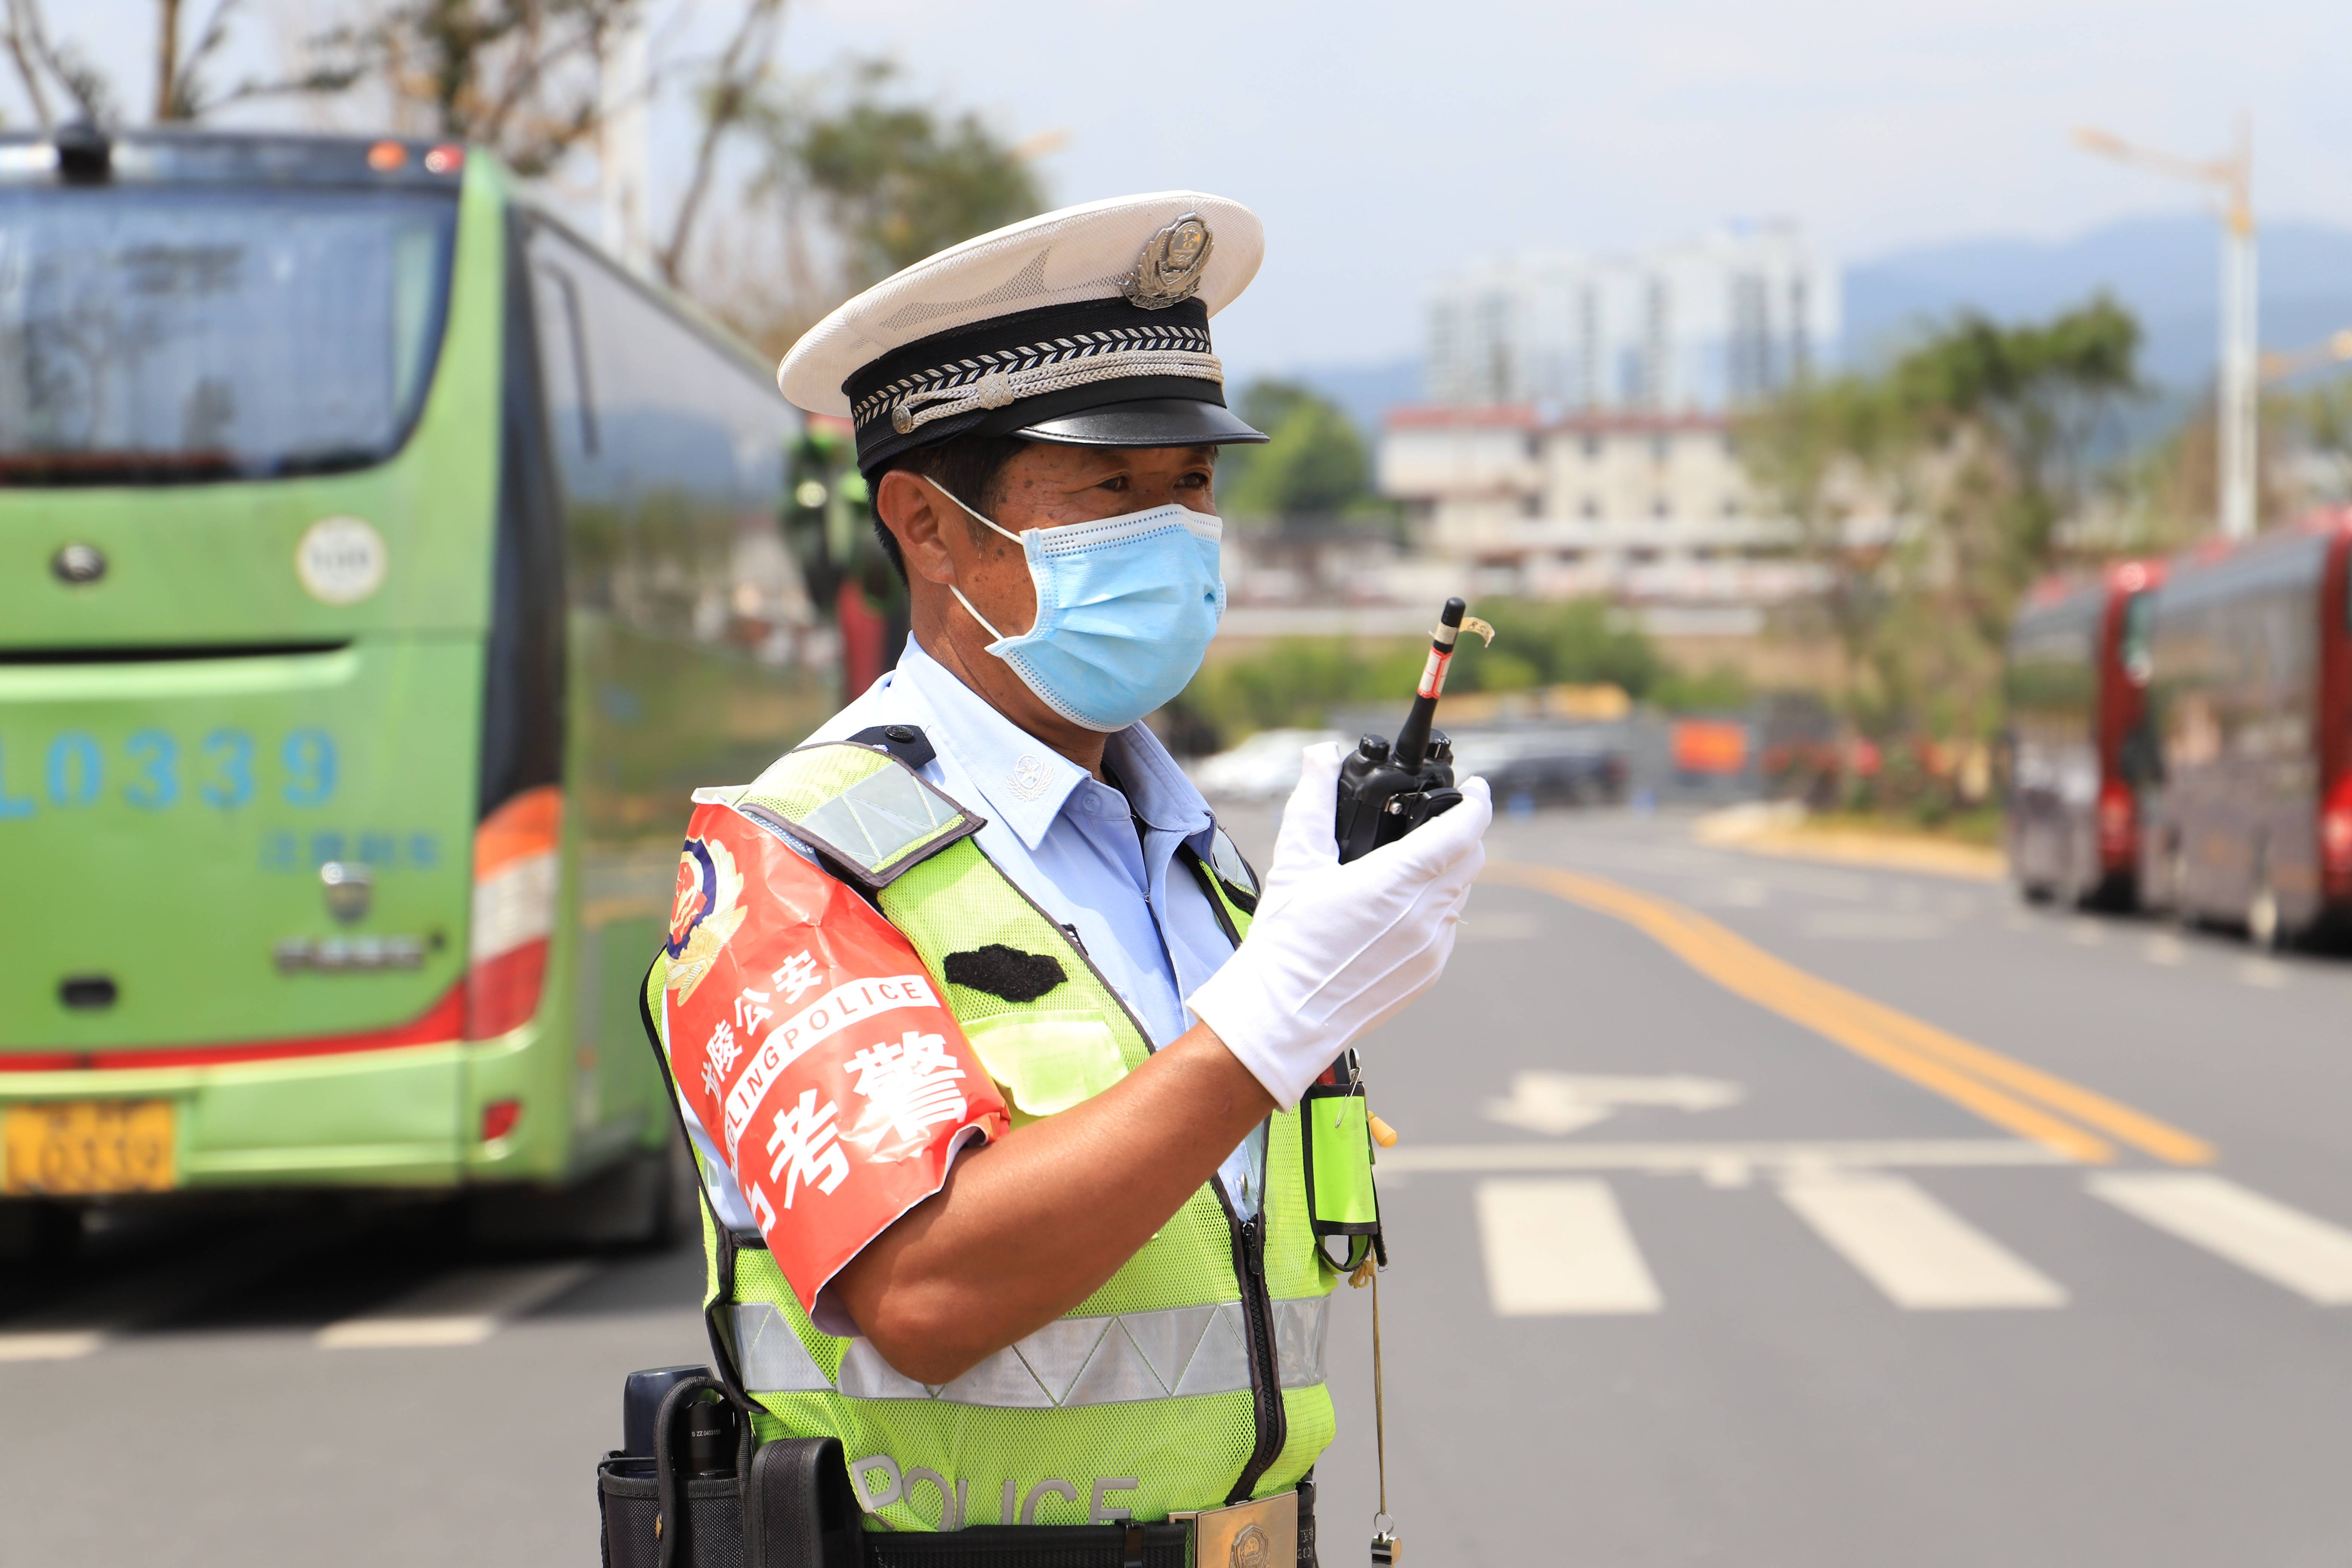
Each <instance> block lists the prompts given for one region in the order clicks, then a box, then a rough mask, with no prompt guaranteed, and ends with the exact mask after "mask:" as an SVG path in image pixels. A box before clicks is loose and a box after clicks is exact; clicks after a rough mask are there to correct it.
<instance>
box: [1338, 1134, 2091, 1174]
mask: <svg viewBox="0 0 2352 1568" xmlns="http://www.w3.org/2000/svg"><path fill="white" fill-rule="evenodd" d="M2074 1163H2075V1162H2074V1160H2072V1159H2071V1158H2069V1157H2068V1156H2066V1155H2064V1154H2062V1153H2060V1152H2057V1151H2055V1150H2053V1149H2049V1148H2046V1147H2044V1146H2043V1145H2042V1144H2040V1143H2034V1142H2028V1141H2027V1140H2025V1139H2022V1138H2015V1139H2011V1138H1948V1139H1933V1138H1921V1139H1913V1140H1910V1141H1908V1142H1851V1143H1840V1142H1816V1143H1423V1144H1414V1143H1408V1144H1405V1145H1403V1146H1402V1147H1401V1148H1396V1149H1383V1150H1381V1152H1380V1168H1381V1173H1382V1175H1383V1176H1385V1175H1387V1174H1388V1173H1391V1172H1407V1171H1412V1172H1424V1173H1432V1174H1443V1173H1454V1174H1472V1173H1482V1172H1495V1173H1503V1172H1508V1171H1648V1172H1661V1173H1674V1172H1689V1173H1697V1174H1702V1175H1712V1174H1719V1173H1724V1172H1727V1171H1729V1170H1731V1169H1734V1168H1743V1169H1757V1168H1761V1169H1764V1170H1768V1171H1822V1170H1828V1171H1835V1170H1880V1169H1885V1168H1886V1167H1889V1166H1937V1167H1946V1166H1977V1165H2071V1164H2074Z"/></svg>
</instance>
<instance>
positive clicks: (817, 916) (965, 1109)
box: [662, 804, 1007, 1310]
mask: <svg viewBox="0 0 2352 1568" xmlns="http://www.w3.org/2000/svg"><path fill="white" fill-rule="evenodd" d="M667 952H668V953H669V978H668V983H667V986H666V988H665V989H664V991H663V993H662V1008H663V1014H664V1016H663V1023H664V1025H665V1027H666V1037H667V1041H668V1044H669V1062H670V1071H671V1073H672V1074H673V1075H674V1076H675V1077H676V1078H677V1084H678V1088H679V1089H680V1090H681V1091H682V1092H683V1094H684V1096H685V1099H686V1103H687V1104H688V1106H689V1107H691V1108H692V1109H693V1111H694V1113H695V1115H696V1116H697V1117H698V1118H699V1119H700V1120H701V1122H702V1126H703V1130H704V1131H707V1132H709V1134H710V1139H711V1142H714V1143H716V1144H717V1145H718V1146H719V1150H720V1152H721V1153H722V1154H723V1155H724V1156H725V1159H726V1162H727V1168H728V1169H729V1170H730V1171H731V1172H733V1173H734V1175H735V1181H736V1184H737V1185H738V1186H739V1187H740V1188H741V1189H742V1193H743V1201H744V1202H745V1203H746V1204H748V1205H750V1206H751V1217H752V1218H753V1219H754V1220H755V1221H756V1222H758V1224H759V1226H760V1234H761V1236H763V1237H766V1238H767V1242H768V1248H769V1251H770V1252H771V1253H772V1255H773V1256H774V1258H775V1259H776V1266H777V1267H778V1268H781V1269H782V1270H783V1275H784V1278H785V1279H787V1280H788V1281H790V1282H791V1284H792V1288H793V1295H795V1296H796V1297H798V1298H799V1299H800V1303H801V1306H802V1307H803V1309H812V1310H813V1309H814V1305H815V1302H816V1296H817V1292H818V1291H819V1290H821V1289H824V1286H825V1283H826V1282H827V1281H828V1280H830V1279H832V1278H833V1277H834V1275H835V1274H836V1273H838V1272H839V1271H840V1269H841V1267H842V1265H844V1264H845V1263H847V1262H848V1261H849V1260H850V1259H851V1258H855V1257H856V1256H857V1254H858V1252H859V1250H860V1249H862V1248H863V1247H865V1246H866V1243H867V1242H869V1241H872V1240H873V1239H874V1238H875V1237H877V1236H879V1235H881V1234H882V1233H883V1232H884V1231H886V1230H887V1229H888V1228H889V1227H890V1226H891V1225H892V1224H893V1223H895V1222H896V1221H897V1220H898V1216H899V1215H902V1214H905V1213H906V1212H907V1211H908V1209H910V1208H912V1207H914V1206H915V1205H917V1204H919V1203H920V1202H922V1201H923V1200H924V1199H925V1198H927V1197H929V1196H930V1195H931V1194H933V1193H936V1192H938V1191H939V1190H940V1185H941V1184H943V1183H944V1182H946V1180H947V1173H948V1163H949V1161H950V1159H951V1158H952V1157H953V1155H954V1152H955V1151H956V1149H957V1147H958V1146H959V1145H960V1144H961V1142H962V1141H963V1140H964V1138H965V1137H966V1136H967V1135H969V1134H971V1133H972V1132H974V1131H977V1132H978V1133H979V1134H980V1135H981V1136H982V1137H986V1138H993V1137H996V1136H998V1135H1000V1134H1001V1133H1002V1132H1003V1131H1004V1129H1005V1127H1006V1125H1007V1122H1006V1117H1005V1109H1004V1101H1003V1099H1002V1098H1001V1097H1000V1096H999V1095H998V1093H997V1091H996V1086H995V1085H994V1084H993V1083H992V1082H991V1081H990V1080H989V1077H988V1073H987V1070H986V1069H985V1068H982V1066H981V1064H980V1059H979V1058H978V1057H976V1056H975V1055H973V1053H972V1049H971V1046H970V1045H969V1044H967V1043H966V1042H965V1040H964V1037H963V1031H962V1030H961V1029H960V1028H958V1027H957V1026H956V1021H955V1016H954V1015H953V1014H951V1013H950V1012H949V1011H948V1009H947V1005H946V1004H945V1003H944V1002H942V1001H941V1000H940V994H939V991H938V988H937V987H936V986H935V985H934V984H932V980H931V977H930V975H929V973H926V972H925V970H924V968H923V963H922V960H920V959H919V958H918V957H916V955H915V950H914V948H913V947H912V946H911V945H910V944H909V943H908V941H907V939H906V938H905V937H904V936H902V935H900V934H899V933H898V929H897V928H896V927H894V926H892V925H891V924H890V922H889V921H886V920H884V919H883V918H882V917H881V916H880V915H878V914H877V913H876V912H875V911H874V909H873V906H871V905H869V904H868V903H866V900H864V899H862V898H860V897H859V896H858V895H857V893H856V890H855V889H851V888H849V887H847V886H845V885H844V884H843V883H841V882H839V881H836V880H835V879H833V878H831V877H829V876H827V875H825V874H824V872H823V871H821V870H819V869H818V868H816V867H814V866H813V865H811V864H810V863H809V862H808V861H807V860H805V859H803V858H802V857H801V856H800V855H799V854H797V853H795V852H794V851H793V849H792V848H791V847H789V846H787V845H786V844H785V843H784V841H783V840H782V839H781V838H780V837H777V836H776V835H775V834H773V833H772V832H770V831H769V830H768V829H766V828H764V827H762V826H760V825H759V824H757V823H755V822H752V821H751V820H750V819H749V818H747V817H744V816H740V815H739V814H738V813H736V812H735V811H734V810H733V808H731V807H730V806H726V805H716V804H705V805H698V806H697V807H696V808H695V812H694V817H693V820H692V822H691V823H690V824H689V825H688V829H687V839H686V847H685V849H684V851H683V853H681V854H680V856H679V858H678V864H677V901H676V902H675V903H674V904H673V905H672V907H671V911H670V924H669V941H668V943H667Z"/></svg>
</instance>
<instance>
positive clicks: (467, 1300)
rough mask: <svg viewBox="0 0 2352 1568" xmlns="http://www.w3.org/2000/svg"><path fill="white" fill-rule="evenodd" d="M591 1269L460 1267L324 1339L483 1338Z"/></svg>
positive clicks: (384, 1344)
mask: <svg viewBox="0 0 2352 1568" xmlns="http://www.w3.org/2000/svg"><path fill="white" fill-rule="evenodd" d="M590 1272H591V1268H590V1266H589V1265H588V1264H585V1263H535V1264H520V1265H514V1266H510V1267H507V1268H461V1269H459V1270H457V1272H456V1273H454V1274H445V1275H443V1276H442V1277H441V1278H440V1279H435V1280H432V1281H430V1282H429V1283H427V1284H425V1285H422V1286H419V1287H418V1288H417V1289H415V1290H412V1291H410V1292H409V1293H408V1294H407V1295H405V1296H402V1297H400V1298H398V1299H396V1300H392V1301H387V1302H385V1303H384V1304H383V1306H381V1307H378V1308H375V1309H374V1310H371V1311H367V1312H362V1313H360V1314H358V1315H356V1316H354V1317H349V1318H345V1319H343V1320H342V1321H341V1322H336V1323H329V1324H328V1325H327V1326H326V1327H325V1328H323V1329H320V1331H319V1335H318V1340H319V1344H320V1347H321V1348H323V1349H326V1350H338V1351H341V1350H383V1349H389V1348H392V1347H395V1346H415V1345H474V1344H479V1343H481V1342H483V1341H484V1340H487V1339H488V1338H489V1337H490V1336H491V1335H492V1334H495V1333H497V1332H498V1331H499V1328H500V1327H501V1326H503V1325H504V1324H505V1323H506V1322H507V1321H509V1319H513V1318H519V1317H520V1316H522V1314H524V1313H525V1312H528V1311H530V1310H531V1309H532V1308H533V1307H536V1306H539V1305H541V1303H542V1302H545V1301H549V1300H553V1299H554V1298H555V1297H557V1296H560V1295H562V1293H563V1292H564V1291H566V1290H569V1289H572V1286H574V1285H577V1284H578V1283H580V1281H581V1280H583V1279H586V1278H587V1277H588V1275H589V1273H590Z"/></svg>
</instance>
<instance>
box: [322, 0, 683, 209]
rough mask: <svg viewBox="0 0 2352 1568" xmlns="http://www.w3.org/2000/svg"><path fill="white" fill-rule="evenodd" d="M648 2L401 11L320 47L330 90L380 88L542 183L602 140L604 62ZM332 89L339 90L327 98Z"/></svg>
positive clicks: (547, 2)
mask: <svg viewBox="0 0 2352 1568" xmlns="http://www.w3.org/2000/svg"><path fill="white" fill-rule="evenodd" d="M641 5H642V0H395V3H394V4H390V5H382V6H381V7H380V8H378V9H377V11H376V13H375V15H374V16H373V18H372V19H371V20H368V21H366V22H362V23H360V24H357V25H351V26H341V27H336V28H333V29H331V30H330V31H329V32H327V33H325V34H323V35H321V36H320V37H318V38H317V39H315V40H314V41H313V43H314V47H315V48H316V49H317V50H318V51H319V53H320V58H322V59H323V60H324V61H325V62H326V64H325V65H324V66H323V68H321V70H320V73H319V76H320V79H321V80H322V81H328V82H333V83H338V84H340V85H341V86H342V87H351V86H354V85H357V84H359V83H361V82H373V83H376V84H378V85H380V86H382V87H383V89H384V90H385V91H387V92H388V93H390V94H391V95H392V98H393V100H394V104H395V105H397V106H404V107H405V108H407V109H409V110H412V111H413V112H415V113H417V114H419V115H421V116H422V117H423V118H424V119H425V121H427V122H428V123H429V125H430V128H431V129H432V130H433V131H434V132H437V133H438V134H441V135H444V136H449V137H453V138H459V139H463V140H466V141H469V142H478V143H480V144H482V145H484V146H486V147H488V148H489V149H490V150H491V151H492V152H493V153H497V154H498V156H499V158H500V159H501V160H503V161H504V162H505V163H507V164H508V165H509V167H511V168H512V169H514V170H515V171H516V172H517V173H518V174H523V175H526V176H530V175H538V174H546V173H548V172H549V171H550V170H551V169H553V168H554V167H555V165H556V164H557V163H560V162H562V159H563V156H564V154H566V153H569V152H571V151H572V149H573V148H574V147H576V146H578V145H580V144H581V143H582V142H584V141H586V140H587V139H588V138H590V137H591V136H593V134H594V133H595V131H596V126H597V118H598V114H599V112H600V104H599V100H598V87H599V82H598V73H597V66H598V63H599V62H600V61H601V60H602V59H603V58H604V53H605V50H606V48H607V46H608V45H609V43H610V41H611V39H612V37H613V36H614V34H615V33H616V32H617V31H618V30H619V29H620V28H621V27H623V26H626V25H628V24H630V23H631V22H633V21H635V18H636V16H637V13H638V11H639V9H640V7H641ZM327 90H332V89H327Z"/></svg>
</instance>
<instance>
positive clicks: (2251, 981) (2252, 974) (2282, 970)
mask: <svg viewBox="0 0 2352 1568" xmlns="http://www.w3.org/2000/svg"><path fill="white" fill-rule="evenodd" d="M2238 979H2239V980H2240V981H2241V982H2242V984H2247V985H2259V986H2262V987H2263V989H2264V990H2268V991H2275V990H2276V989H2278V988H2279V987H2280V986H2282V985H2284V984H2286V981H2287V968H2286V965H2285V964H2284V963H2273V962H2272V961H2271V960H2270V959H2267V958H2250V959H2248V960H2246V961H2245V962H2244V963H2241V964H2240V965H2238Z"/></svg>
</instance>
